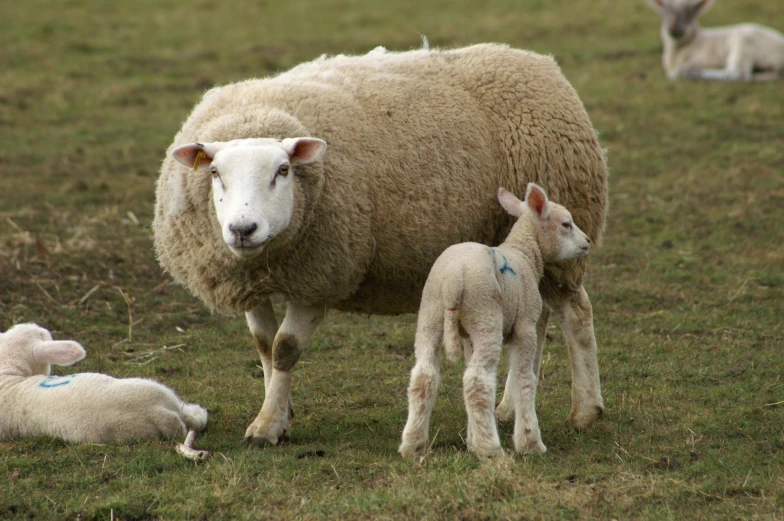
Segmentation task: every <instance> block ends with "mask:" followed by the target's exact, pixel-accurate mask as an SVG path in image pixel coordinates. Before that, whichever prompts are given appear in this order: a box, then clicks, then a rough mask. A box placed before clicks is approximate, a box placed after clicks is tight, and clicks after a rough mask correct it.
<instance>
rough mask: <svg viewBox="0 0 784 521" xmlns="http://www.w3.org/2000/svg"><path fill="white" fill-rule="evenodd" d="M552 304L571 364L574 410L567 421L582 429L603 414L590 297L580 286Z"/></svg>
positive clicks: (572, 425) (577, 428) (570, 424)
mask: <svg viewBox="0 0 784 521" xmlns="http://www.w3.org/2000/svg"><path fill="white" fill-rule="evenodd" d="M550 305H551V307H552V308H553V311H554V312H555V315H556V317H557V318H558V320H559V322H560V324H561V330H562V331H563V334H564V339H565V340H566V345H567V346H568V348H569V361H570V363H571V367H572V410H571V411H570V412H569V416H568V418H567V420H566V422H567V424H568V425H569V426H571V427H572V428H573V429H575V430H578V431H579V430H583V429H585V428H587V427H589V426H590V425H591V424H592V423H594V422H595V421H596V420H597V419H599V418H601V417H602V415H603V414H604V401H603V399H602V391H601V384H600V382H599V362H598V361H597V358H596V337H595V335H594V330H593V311H592V309H591V301H590V300H589V299H588V293H586V291H585V288H583V287H582V286H580V288H579V290H577V292H575V294H574V295H572V296H570V297H566V298H560V299H556V300H554V301H552V302H550Z"/></svg>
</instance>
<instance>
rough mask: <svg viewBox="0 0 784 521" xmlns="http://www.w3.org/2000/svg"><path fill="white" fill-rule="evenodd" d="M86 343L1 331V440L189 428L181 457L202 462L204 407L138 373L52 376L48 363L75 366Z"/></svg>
mask: <svg viewBox="0 0 784 521" xmlns="http://www.w3.org/2000/svg"><path fill="white" fill-rule="evenodd" d="M85 355H86V353H85V350H84V348H83V347H82V346H81V345H80V344H78V343H77V342H73V341H69V340H52V335H51V334H50V333H49V331H47V330H46V329H44V328H42V327H40V326H38V325H36V324H18V325H16V326H14V327H12V328H11V329H9V330H8V331H6V332H5V333H0V440H8V439H13V438H22V437H31V436H44V435H46V436H53V437H56V438H61V439H63V440H66V441H70V442H75V443H84V442H93V443H110V442H129V441H133V440H142V439H149V438H156V437H159V436H163V437H166V438H175V437H177V436H184V435H185V434H186V426H187V428H188V429H189V430H190V432H189V433H188V434H189V436H188V438H187V439H186V443H185V444H180V446H178V449H177V450H178V452H179V453H180V454H182V455H183V456H185V457H187V458H190V459H195V460H203V459H206V458H207V457H208V455H209V453H207V452H206V451H197V450H195V449H193V446H192V443H193V437H194V435H195V432H196V431H201V430H203V429H204V427H205V425H206V424H207V411H206V410H204V409H203V408H202V407H201V406H199V405H196V404H192V403H184V402H183V401H182V400H181V399H180V398H179V397H178V396H177V395H176V394H175V393H174V391H172V390H171V389H169V388H168V387H166V386H164V385H162V384H159V383H158V382H154V381H152V380H146V379H142V378H125V379H116V378H112V377H110V376H107V375H104V374H98V373H78V374H71V375H67V376H49V374H50V372H51V365H50V364H56V365H72V364H75V363H76V362H78V361H79V360H81V359H83V358H84V357H85Z"/></svg>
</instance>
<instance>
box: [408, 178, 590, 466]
mask: <svg viewBox="0 0 784 521" xmlns="http://www.w3.org/2000/svg"><path fill="white" fill-rule="evenodd" d="M498 200H499V201H500V203H501V206H503V207H504V209H505V210H506V211H507V212H508V213H509V214H510V215H512V216H514V217H517V218H518V219H517V222H516V223H515V224H514V226H513V227H512V230H511V231H510V232H509V235H508V236H507V238H506V240H505V241H504V243H503V244H501V245H500V246H498V247H496V248H490V247H488V246H485V245H483V244H477V243H473V242H465V243H461V244H456V245H454V246H450V247H449V248H447V249H446V250H444V252H443V253H442V254H441V256H440V257H438V259H437V260H436V262H435V264H433V268H432V269H431V270H430V275H429V276H428V278H427V282H426V283H425V288H424V291H423V293H422V303H421V305H420V309H419V319H418V321H417V332H416V339H415V354H416V365H415V366H414V369H413V371H412V372H411V384H410V385H409V388H408V400H409V409H408V422H407V423H406V427H405V429H404V430H403V443H402V444H401V445H400V453H401V454H402V455H403V456H404V457H408V458H415V457H422V456H424V455H425V452H426V450H427V439H428V428H429V424H430V414H431V412H432V411H433V404H434V403H435V399H436V394H437V391H438V384H439V365H440V358H439V355H438V346H439V345H440V344H441V342H442V340H443V343H444V347H445V351H446V355H447V357H448V358H449V359H451V360H453V361H456V360H457V359H458V358H459V356H460V351H461V340H460V337H461V336H464V337H465V336H468V337H469V338H470V339H471V342H470V345H472V346H473V352H470V348H469V347H468V346H469V344H468V343H466V353H465V356H466V363H467V367H466V371H465V374H464V375H463V397H464V399H465V405H466V411H467V413H468V431H467V440H466V442H467V444H468V450H470V451H472V452H474V453H476V454H477V455H479V456H485V457H491V456H494V455H498V454H500V453H502V452H503V449H502V448H501V443H500V441H499V439H498V429H497V427H496V422H495V418H494V417H493V407H494V406H495V396H496V370H497V365H498V361H499V358H500V356H501V344H502V343H504V344H506V345H507V346H508V348H509V378H508V381H507V385H506V392H505V395H504V401H506V400H507V399H508V400H510V401H511V402H512V404H511V406H512V407H513V409H514V416H515V426H514V446H515V450H516V451H517V452H523V453H537V452H539V453H541V452H546V451H547V448H546V447H545V446H544V444H543V443H542V437H541V434H540V431H539V424H538V421H537V418H536V410H535V407H534V405H535V400H536V385H537V379H538V375H537V373H538V368H539V361H538V360H537V357H538V356H540V355H539V354H538V350H537V336H536V334H537V332H536V326H537V322H538V321H539V317H540V315H541V314H542V298H541V296H540V295H539V289H538V288H539V281H540V280H541V279H542V276H543V273H544V265H545V263H551V262H561V261H565V260H569V259H575V258H578V257H584V256H586V255H588V252H589V251H590V248H591V240H590V239H589V237H588V236H587V235H586V234H585V233H583V232H582V230H580V229H579V228H578V227H577V226H576V225H575V224H574V222H573V221H572V216H571V214H570V213H569V211H568V210H567V209H566V208H564V207H563V206H561V205H559V204H556V203H552V202H549V201H548V199H547V195H546V194H545V192H544V190H542V189H541V188H540V187H539V186H537V185H535V184H534V183H529V184H528V188H527V191H526V198H525V202H522V201H520V200H519V199H518V198H517V197H515V196H514V195H512V194H511V193H509V192H507V191H506V190H504V189H503V188H501V189H499V190H498ZM507 405H508V404H505V403H503V402H502V404H501V405H499V412H501V411H500V410H501V409H503V408H505V407H507Z"/></svg>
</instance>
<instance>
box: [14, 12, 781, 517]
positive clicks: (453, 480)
mask: <svg viewBox="0 0 784 521" xmlns="http://www.w3.org/2000/svg"><path fill="white" fill-rule="evenodd" d="M6 4H7V5H4V7H3V19H4V22H3V28H4V30H3V31H0V49H2V51H0V137H1V143H2V144H1V145H0V165H2V175H0V274H1V275H0V330H5V329H7V328H8V327H10V326H11V325H13V324H15V323H18V322H22V321H35V322H38V323H40V324H42V325H44V326H46V327H48V328H50V329H51V330H52V331H53V333H54V335H55V337H56V338H73V339H76V340H79V341H80V342H82V343H83V344H84V345H85V346H86V348H87V350H88V357H87V359H86V360H85V361H83V362H82V363H81V364H79V365H78V366H77V367H75V368H60V369H57V370H56V371H57V373H56V374H67V373H69V372H75V371H101V372H106V373H109V374H112V375H115V376H145V377H154V378H157V379H159V380H161V381H163V382H165V383H166V384H168V385H170V386H172V387H173V388H174V389H176V390H177V391H178V392H179V393H180V394H181V395H183V396H184V397H185V398H186V399H188V400H191V401H196V402H199V403H201V404H203V405H204V406H205V407H207V408H208V409H209V410H210V413H211V418H210V426H209V429H208V431H207V432H206V433H205V434H204V435H203V436H202V437H201V438H200V440H199V446H200V447H201V448H205V449H209V450H211V451H213V452H214V454H215V456H214V458H213V459H212V460H211V461H209V462H207V463H204V464H199V465H196V464H194V463H192V462H188V461H186V460H184V459H182V458H180V457H179V456H177V455H176V454H175V453H174V450H173V449H174V444H173V443H170V442H163V441H161V442H149V443H140V444H134V445H130V446H111V445H85V446H77V445H69V444H66V443H63V442H61V441H57V440H52V439H48V438H39V439H33V440H24V441H14V442H2V443H0V519H4V520H5V519H9V520H10V519H30V520H39V519H68V520H77V519H79V520H93V519H95V520H98V519H106V520H109V519H117V520H129V521H130V520H153V519H155V520H164V519H172V520H182V519H200V520H201V519H203V520H215V519H248V520H251V519H252V520H257V519H319V518H341V519H343V520H352V519H445V520H446V519H450V520H451V519H466V520H474V519H479V520H481V519H487V520H490V519H540V518H541V519H586V518H602V519H611V518H615V519H768V520H782V519H784V357H782V346H783V345H784V328H783V327H782V322H783V320H782V317H784V270H783V269H782V268H784V225H782V221H784V90H783V87H782V85H784V83H781V82H778V83H766V84H717V83H712V84H706V83H691V82H684V83H670V82H668V81H667V80H666V79H665V77H664V73H663V71H662V69H661V65H660V62H661V56H660V51H661V44H660V41H659V37H658V31H659V28H658V17H657V15H656V14H655V13H654V12H653V11H651V10H650V9H649V8H647V7H646V5H645V3H644V2H643V1H642V0H634V1H624V2H618V1H611V0H599V1H596V0H594V1H587V0H571V1H566V0H553V1H550V2H545V1H541V0H527V1H518V2H511V1H504V0H499V1H495V2H481V3H480V2H469V1H466V0H454V1H449V2H447V1H443V0H435V1H432V2H421V1H415V0H400V1H397V2H386V3H381V2H359V1H356V0H353V1H352V0H322V1H315V0H302V1H300V2H269V1H266V0H255V1H247V0H238V1H235V2H218V1H215V0H201V1H198V2H193V3H186V2H173V1H171V0H156V1H152V0H139V1H136V2H114V3H111V2H100V1H98V0H71V1H67V2H54V3H53V2H45V1H43V0H27V1H25V2H13V3H12V2H7V3H6ZM736 21H755V22H760V23H766V24H771V25H777V26H778V29H780V30H784V3H781V2H770V1H765V0H748V1H744V2H730V1H729V0H720V1H718V2H717V5H715V6H714V8H713V10H712V11H711V12H710V13H708V14H707V15H706V16H705V18H704V24H705V25H708V26H710V25H719V24H725V23H731V22H736ZM422 34H424V35H426V36H427V37H428V38H429V40H430V43H431V44H432V45H435V46H457V45H463V44H470V43H476V42H482V41H498V42H506V43H509V44H512V45H514V46H518V47H524V48H529V49H532V50H536V51H539V52H542V53H547V54H552V55H554V56H555V57H556V58H557V59H558V61H559V63H560V64H561V67H562V69H563V71H564V74H565V75H566V76H567V78H568V79H569V80H570V81H571V82H572V83H573V85H574V86H575V88H576V89H577V91H578V92H579V94H580V96H581V98H582V99H583V101H584V103H585V106H586V108H587V109H588V112H589V114H590V115H591V118H592V120H593V122H594V124H595V126H596V128H597V129H598V131H599V132H600V139H601V141H602V145H603V146H604V147H606V148H607V150H608V157H609V163H610V168H611V214H610V220H609V224H608V227H607V231H606V235H605V241H604V245H603V247H602V248H601V249H599V250H597V251H596V252H595V254H594V256H593V260H592V265H591V268H590V272H589V279H588V281H587V284H586V287H587V289H588V292H589V294H590V295H591V297H592V301H593V305H594V315H595V326H596V334H597V340H598V342H599V363H600V368H601V378H602V385H603V393H604V398H605V404H606V406H607V410H606V414H605V417H604V419H602V420H601V421H600V422H599V423H598V424H597V425H596V426H595V427H594V428H592V429H591V430H589V431H587V432H584V433H575V432H572V431H570V430H569V429H567V428H566V427H565V425H564V420H565V418H566V415H567V413H568V411H569V406H570V398H569V385H570V384H569V382H570V380H569V379H570V375H569V362H568V356H567V352H566V348H565V346H564V343H563V339H562V337H561V334H560V332H559V331H558V330H557V329H555V328H553V329H551V331H550V332H549V334H548V337H549V340H548V345H547V346H546V347H545V355H544V364H543V381H542V382H541V387H540V394H539V401H538V411H539V418H540V424H541V428H542V435H543V439H544V442H545V444H546V445H547V446H548V449H549V452H548V453H547V454H545V455H544V456H541V457H520V456H514V457H513V456H509V457H508V458H503V459H500V460H495V461H490V462H486V461H480V460H478V459H477V458H475V457H474V456H473V455H471V454H469V453H467V452H466V451H465V447H464V444H463V442H462V438H461V435H464V434H465V433H464V428H465V426H464V423H465V421H464V418H465V413H464V410H463V407H462V398H461V390H460V367H454V366H449V365H447V366H446V367H445V371H444V382H443V387H442V391H441V395H440V397H439V400H438V402H437V405H436V411H435V417H434V420H433V425H432V430H431V433H436V435H435V437H434V439H433V445H432V447H431V452H430V454H429V456H428V458H427V459H426V460H425V461H423V462H422V463H421V464H414V463H411V462H409V461H404V460H402V458H400V457H399V456H398V455H397V453H396V448H397V444H398V440H399V436H400V432H401V430H402V428H403V424H404V422H405V414H406V405H407V404H406V397H405V388H406V385H407V383H408V382H407V379H408V372H409V370H410V368H411V366H412V365H413V354H412V343H413V335H414V328H415V321H416V317H415V316H413V315H411V316H401V317H392V318H380V317H364V316H351V315H343V314H333V315H330V316H329V317H328V318H327V319H326V320H325V322H324V324H323V325H322V326H321V327H320V328H319V329H318V330H317V333H316V334H315V336H314V337H313V339H312V340H311V342H310V346H309V350H308V351H307V353H306V354H305V355H304V356H303V358H302V359H301V361H300V363H299V365H298V366H297V370H296V373H295V377H294V400H295V402H296V411H297V417H296V419H295V423H294V426H293V432H292V434H291V440H290V442H289V443H288V444H285V445H282V446H279V447H275V448H266V449H257V448H249V447H246V446H244V445H243V444H242V437H243V434H244V431H245V427H246V426H247V424H249V423H250V422H251V421H252V419H253V418H254V417H255V415H256V412H257V411H258V408H259V407H260V405H261V403H262V399H263V379H262V372H261V369H260V367H259V365H260V364H259V362H258V358H257V355H256V353H255V348H254V347H253V345H252V341H251V338H250V335H249V334H248V333H247V329H246V326H245V323H244V320H243V319H242V318H241V317H235V316H223V315H211V314H210V313H209V312H208V311H207V310H206V309H205V308H204V307H203V306H202V305H201V303H200V302H198V301H197V300H195V299H194V298H193V297H192V296H190V295H189V294H188V293H187V292H185V291H184V290H183V289H182V288H179V287H177V286H173V285H170V284H168V283H167V282H168V280H169V279H168V278H167V276H165V275H164V274H163V273H162V271H161V269H160V268H159V266H158V265H157V263H156V261H155V258H154V254H153V251H152V240H151V229H150V223H151V221H152V216H153V203H154V185H155V180H156V177H157V170H158V168H159V165H160V161H161V160H162V158H163V154H164V151H165V149H166V147H167V146H168V145H169V143H170V142H171V140H172V138H173V136H174V134H175V132H176V131H177V130H178V128H179V125H180V124H181V122H182V121H183V120H184V119H185V117H186V116H187V114H188V112H189V110H190V108H191V107H192V106H193V105H194V104H195V103H196V102H197V101H198V99H199V97H200V95H201V94H202V93H203V92H204V90H205V89H206V88H208V87H210V86H212V85H215V84H223V83H226V82H229V81H234V80H238V79H242V78H246V77H250V76H263V75H266V74H270V73H274V72H276V71H279V70H284V69H286V68H289V67H291V66H293V65H294V64H296V63H298V62H300V61H303V60H308V59H312V58H314V57H316V56H318V55H320V54H322V53H325V52H326V53H361V52H366V51H368V50H370V49H372V48H373V47H375V46H377V45H384V46H386V47H388V48H390V49H394V50H404V49H409V48H414V47H417V46H419V45H420V35H422ZM278 310H279V311H282V308H278ZM501 432H502V437H503V440H504V443H505V445H506V446H507V447H511V426H509V425H503V426H502V427H501Z"/></svg>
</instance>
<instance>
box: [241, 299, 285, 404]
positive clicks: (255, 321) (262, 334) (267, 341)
mask: <svg viewBox="0 0 784 521" xmlns="http://www.w3.org/2000/svg"><path fill="white" fill-rule="evenodd" d="M245 320H246V321H247V322H248V329H250V334H251V335H253V339H254V340H255V341H256V349H257V350H258V351H259V357H260V358H261V367H262V368H263V369H264V392H265V393H268V392H269V381H270V377H271V376H272V343H273V342H274V340H275V335H277V334H278V320H277V319H276V318H275V311H274V310H273V309H272V301H270V299H269V298H267V299H264V301H262V303H261V304H259V305H258V306H256V307H255V308H253V309H251V310H250V311H247V312H246V313H245Z"/></svg>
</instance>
